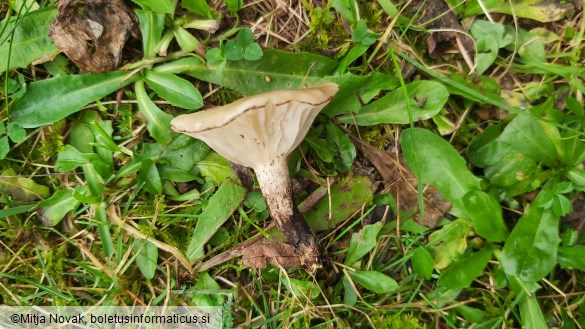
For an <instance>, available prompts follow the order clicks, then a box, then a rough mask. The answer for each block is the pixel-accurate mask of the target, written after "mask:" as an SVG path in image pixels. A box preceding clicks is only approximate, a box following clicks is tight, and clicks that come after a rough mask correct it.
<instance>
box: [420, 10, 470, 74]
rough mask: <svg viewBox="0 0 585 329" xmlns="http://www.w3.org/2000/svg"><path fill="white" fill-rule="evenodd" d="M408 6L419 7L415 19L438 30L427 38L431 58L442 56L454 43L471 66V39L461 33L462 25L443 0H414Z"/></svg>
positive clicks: (429, 27) (426, 26) (427, 26)
mask: <svg viewBox="0 0 585 329" xmlns="http://www.w3.org/2000/svg"><path fill="white" fill-rule="evenodd" d="M410 8H412V10H416V11H418V10H419V9H420V12H419V14H418V16H417V20H418V22H419V23H421V24H422V25H423V26H424V27H425V28H427V29H430V30H440V31H434V32H432V33H431V34H430V35H429V36H428V38H427V47H428V52H429V56H431V58H438V57H441V56H443V55H444V54H445V52H447V51H448V50H450V49H451V48H453V45H454V43H456V44H457V46H458V48H459V51H460V52H461V55H462V56H463V58H464V59H465V61H466V62H467V64H468V65H469V66H470V67H472V66H473V61H472V58H473V52H474V45H473V40H472V39H471V38H470V37H468V36H466V35H465V33H463V32H464V31H465V30H464V29H463V26H462V25H461V24H460V23H459V21H458V20H457V16H456V15H455V13H454V12H453V11H452V10H451V9H450V8H449V5H447V3H446V2H445V1H444V0H414V1H413V2H412V3H411V6H410ZM458 31H460V32H458Z"/></svg>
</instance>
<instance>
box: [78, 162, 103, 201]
mask: <svg viewBox="0 0 585 329" xmlns="http://www.w3.org/2000/svg"><path fill="white" fill-rule="evenodd" d="M82 168H83V174H84V176H85V180H86V181H87V186H88V187H89V191H90V192H91V195H92V196H94V197H96V198H99V199H101V198H102V197H103V195H104V185H105V182H104V179H103V178H102V176H100V174H98V172H97V171H96V170H95V168H94V166H93V164H91V163H85V164H83V166H82Z"/></svg>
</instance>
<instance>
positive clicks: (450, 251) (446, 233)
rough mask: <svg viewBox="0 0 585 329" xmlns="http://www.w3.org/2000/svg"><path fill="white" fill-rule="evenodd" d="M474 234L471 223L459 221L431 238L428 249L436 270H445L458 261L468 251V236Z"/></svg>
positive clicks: (436, 232) (444, 227)
mask: <svg viewBox="0 0 585 329" xmlns="http://www.w3.org/2000/svg"><path fill="white" fill-rule="evenodd" d="M471 233H472V230H471V223H470V222H468V221H466V220H463V219H457V220H455V221H453V222H450V223H448V224H446V225H445V226H443V227H442V228H441V229H440V230H438V231H435V232H433V233H432V234H431V235H430V236H429V243H428V244H427V247H428V248H429V251H430V252H431V253H432V254H433V259H434V261H435V268H436V269H439V270H440V269H443V268H445V267H447V266H449V265H450V264H451V263H452V262H453V261H455V260H457V259H458V258H459V257H460V256H461V255H462V254H463V253H464V252H465V250H466V249H467V236H468V235H470V234H471Z"/></svg>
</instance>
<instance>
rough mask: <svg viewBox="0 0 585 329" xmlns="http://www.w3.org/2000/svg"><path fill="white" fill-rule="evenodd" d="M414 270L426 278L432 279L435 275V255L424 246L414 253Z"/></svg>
mask: <svg viewBox="0 0 585 329" xmlns="http://www.w3.org/2000/svg"><path fill="white" fill-rule="evenodd" d="M410 260H411V262H412V270H413V271H414V273H416V275H418V276H420V277H421V278H423V279H425V280H430V279H431V276H432V275H433V267H434V266H433V256H431V254H430V253H429V252H428V251H427V250H426V249H425V248H424V247H418V248H416V249H414V252H413V253H412V258H411V259H410Z"/></svg>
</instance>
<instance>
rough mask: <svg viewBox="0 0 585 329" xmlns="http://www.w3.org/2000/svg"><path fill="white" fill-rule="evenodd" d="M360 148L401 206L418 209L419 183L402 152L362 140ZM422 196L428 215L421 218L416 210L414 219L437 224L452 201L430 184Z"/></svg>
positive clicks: (427, 224)
mask: <svg viewBox="0 0 585 329" xmlns="http://www.w3.org/2000/svg"><path fill="white" fill-rule="evenodd" d="M359 147H360V148H361V150H362V152H363V154H364V156H365V157H366V158H367V159H368V160H369V161H370V162H371V163H372V164H373V165H374V167H376V170H378V172H379V173H380V176H382V179H383V181H384V186H386V187H387V188H389V189H390V190H391V191H392V194H393V195H394V197H395V198H396V200H397V201H398V202H399V203H400V204H399V206H400V209H402V210H415V211H418V193H417V184H418V182H417V179H416V176H414V174H413V173H412V172H411V171H410V169H409V168H408V166H407V165H406V161H405V160H404V158H403V157H402V155H398V156H396V155H395V154H391V153H388V152H384V151H380V150H378V149H377V148H375V147H372V146H369V145H366V144H363V143H359ZM423 196H424V207H425V217H424V218H423V219H421V218H420V215H419V214H418V213H417V214H416V215H415V216H414V217H415V220H416V221H417V222H418V223H419V224H421V225H424V226H427V227H434V226H435V225H437V222H438V221H439V220H440V219H441V217H442V216H443V215H444V214H445V213H446V212H447V211H449V209H451V202H449V201H448V200H445V199H443V198H442V196H441V194H440V193H439V191H437V189H436V188H434V187H433V186H427V187H426V188H425V190H424V193H423Z"/></svg>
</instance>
